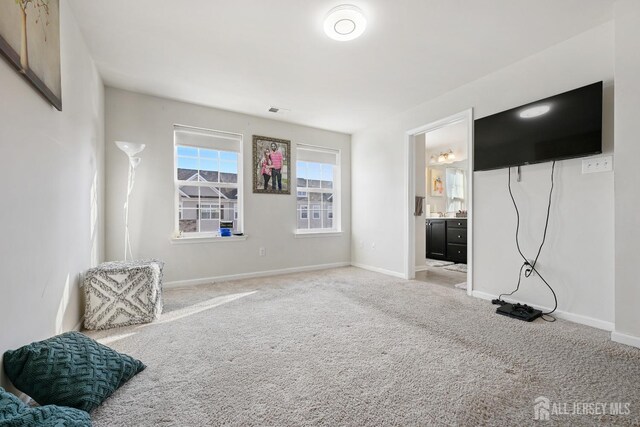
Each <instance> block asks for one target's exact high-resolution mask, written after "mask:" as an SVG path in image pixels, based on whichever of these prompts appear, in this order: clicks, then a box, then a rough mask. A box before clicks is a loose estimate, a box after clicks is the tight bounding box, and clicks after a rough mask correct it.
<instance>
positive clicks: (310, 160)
mask: <svg viewBox="0 0 640 427" xmlns="http://www.w3.org/2000/svg"><path fill="white" fill-rule="evenodd" d="M296 150H297V151H296V157H297V162H296V171H297V176H296V185H297V210H298V227H297V230H298V231H299V232H321V231H339V230H340V215H339V213H340V207H339V199H340V197H339V191H340V183H339V177H340V174H339V171H340V168H339V161H340V152H339V151H337V150H330V149H326V148H319V147H311V146H306V145H298V146H297V148H296ZM309 211H311V214H310V215H309ZM334 214H335V216H334Z"/></svg>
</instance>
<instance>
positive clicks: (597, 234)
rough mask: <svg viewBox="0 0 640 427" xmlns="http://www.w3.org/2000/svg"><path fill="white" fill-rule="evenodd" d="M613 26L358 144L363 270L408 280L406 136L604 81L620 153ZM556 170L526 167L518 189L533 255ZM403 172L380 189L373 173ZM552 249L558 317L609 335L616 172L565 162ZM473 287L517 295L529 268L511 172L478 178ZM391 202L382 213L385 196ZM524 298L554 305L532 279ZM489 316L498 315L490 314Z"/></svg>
mask: <svg viewBox="0 0 640 427" xmlns="http://www.w3.org/2000/svg"><path fill="white" fill-rule="evenodd" d="M612 79H613V23H612V22H609V23H607V24H604V25H602V26H599V27H596V28H594V29H592V30H590V31H587V32H585V33H583V34H581V35H578V36H577V37H574V38H572V39H569V40H567V41H565V42H563V43H560V44H558V45H556V46H553V47H551V48H549V49H546V50H544V51H542V52H540V53H538V54H536V55H533V56H531V57H529V58H526V59H525V60H522V61H519V62H517V63H515V64H513V65H511V66H509V67H506V68H503V69H501V70H499V71H496V72H494V73H492V74H490V75H487V76H485V77H483V78H481V79H479V80H476V81H474V82H471V83H469V84H467V85H465V86H462V87H460V88H458V89H455V90H453V91H451V92H449V93H447V94H445V95H443V96H441V97H438V98H436V99H434V100H432V101H429V102H426V103H424V104H421V105H420V106H418V107H416V108H414V109H411V110H409V111H407V112H405V113H402V114H400V115H398V116H396V117H393V118H391V119H389V120H387V121H385V122H383V123H381V124H379V125H377V126H375V127H372V128H369V129H365V130H363V131H360V132H357V133H356V134H354V135H353V137H352V156H353V165H352V192H353V196H352V197H353V207H354V209H353V218H354V221H353V225H352V226H353V236H352V258H353V261H354V262H356V263H360V264H363V265H369V266H373V267H376V268H378V269H383V270H388V271H391V272H396V273H402V272H403V271H404V254H405V252H406V248H405V247H404V239H403V238H402V235H401V233H402V229H403V228H402V225H401V224H404V223H405V221H406V218H405V215H404V213H405V212H404V209H405V204H406V196H405V194H406V192H405V178H404V176H403V175H404V174H403V173H402V171H403V164H404V156H405V147H404V132H406V131H407V130H409V129H413V128H416V127H418V126H422V125H425V124H428V123H431V122H434V121H436V120H439V119H442V118H445V117H448V116H450V115H452V114H456V113H459V112H461V111H463V110H465V109H468V108H470V107H473V108H474V114H475V117H476V118H479V117H483V116H487V115H490V114H493V113H497V112H499V111H502V110H505V109H509V108H512V107H515V106H518V105H521V104H524V103H527V102H530V101H534V100H536V99H540V98H544V97H547V96H551V95H554V94H557V93H560V92H564V91H566V90H569V89H573V88H576V87H579V86H582V85H586V84H589V83H593V82H595V81H598V80H604V81H605V86H606V89H605V108H604V150H605V152H606V153H608V154H611V153H612V150H613V136H612V135H613V122H612V120H613V106H612V102H613V101H612V92H613V88H612ZM549 168H550V164H549V163H547V164H541V165H534V166H527V167H524V168H523V182H522V183H519V184H518V185H516V186H515V193H516V197H517V198H518V201H519V203H520V206H521V209H522V212H523V217H522V226H523V233H522V244H523V248H524V249H525V250H526V251H527V253H531V252H532V251H533V249H534V247H535V246H536V244H538V243H539V241H540V238H541V234H542V229H543V219H544V213H545V197H546V196H547V194H548V193H547V192H548V188H549V178H548V176H549ZM371 169H374V170H378V169H385V170H390V171H395V173H389V174H386V179H385V180H383V181H381V182H380V185H377V186H371V185H370V183H369V181H370V170H371ZM556 178H557V182H556V184H557V187H556V192H555V195H554V199H553V203H554V204H553V210H552V216H551V223H550V227H549V235H548V241H547V246H546V247H545V250H544V252H543V254H542V256H541V258H540V269H541V272H543V274H545V277H546V278H547V279H548V280H549V281H550V282H551V283H552V284H553V286H554V288H555V290H556V292H557V294H558V298H559V309H560V310H563V311H566V312H570V313H574V314H576V315H581V316H587V317H590V318H593V319H596V321H599V322H600V325H601V326H605V327H610V326H611V323H609V322H613V320H614V310H613V287H614V285H613V280H614V260H613V248H614V239H613V233H614V227H613V218H614V216H613V208H614V204H613V174H611V173H604V174H593V175H581V160H580V159H577V160H567V161H563V162H560V163H559V164H558V167H557V175H556ZM474 180H475V181H474V191H475V193H474V209H475V210H474V215H475V217H474V230H475V231H474V255H475V262H474V278H473V279H474V286H475V289H476V290H478V291H482V292H485V293H487V294H498V293H500V292H502V291H508V290H511V289H512V288H513V287H514V286H515V283H516V279H517V273H518V269H519V267H520V260H519V259H518V255H517V252H516V249H515V245H514V239H513V234H514V228H515V214H514V212H513V208H512V206H511V204H510V199H509V195H508V192H507V188H506V184H507V172H506V170H498V171H490V172H482V173H476V174H475V175H474ZM380 193H383V194H385V195H386V197H387V198H388V202H387V204H386V206H387V209H384V210H377V209H374V208H373V207H374V206H375V205H376V203H377V200H378V195H379V194H380ZM390 223H391V224H398V227H397V233H377V232H376V230H378V229H379V224H390ZM519 297H520V298H521V299H522V300H523V301H526V302H530V303H534V304H537V305H540V306H550V305H552V302H553V300H552V297H551V295H550V294H549V292H548V291H546V290H545V288H543V285H541V284H540V283H539V282H538V281H537V280H529V281H527V282H526V283H525V285H524V286H523V289H522V290H521V291H520V293H519ZM487 309H488V310H489V309H491V308H490V307H487Z"/></svg>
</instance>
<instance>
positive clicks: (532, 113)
mask: <svg viewBox="0 0 640 427" xmlns="http://www.w3.org/2000/svg"><path fill="white" fill-rule="evenodd" d="M549 110H551V106H549V105H536V106H534V107H531V108H527V109H526V110H522V111H520V113H519V114H518V115H519V116H520V117H521V118H523V119H531V118H533V117H538V116H541V115H543V114H546V113H548V112H549Z"/></svg>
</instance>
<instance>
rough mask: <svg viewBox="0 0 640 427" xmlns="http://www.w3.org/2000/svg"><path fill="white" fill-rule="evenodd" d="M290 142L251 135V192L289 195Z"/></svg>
mask: <svg viewBox="0 0 640 427" xmlns="http://www.w3.org/2000/svg"><path fill="white" fill-rule="evenodd" d="M290 171H291V141H288V140H286V139H277V138H270V137H268V136H259V135H253V192H254V193H267V194H291V186H290Z"/></svg>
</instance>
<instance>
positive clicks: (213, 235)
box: [172, 124, 246, 243]
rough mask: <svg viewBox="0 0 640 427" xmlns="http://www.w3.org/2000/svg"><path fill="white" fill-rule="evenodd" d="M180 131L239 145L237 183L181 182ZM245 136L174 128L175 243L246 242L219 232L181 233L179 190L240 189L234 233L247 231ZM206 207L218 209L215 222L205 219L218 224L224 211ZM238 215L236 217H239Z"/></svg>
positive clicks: (203, 146)
mask: <svg viewBox="0 0 640 427" xmlns="http://www.w3.org/2000/svg"><path fill="white" fill-rule="evenodd" d="M178 131H187V132H194V133H197V134H199V135H205V136H207V135H210V136H212V137H215V138H218V139H222V140H228V141H229V143H233V144H235V143H237V144H238V145H237V146H238V151H237V152H236V154H237V165H238V178H237V182H236V183H222V182H220V183H217V182H216V183H213V182H207V181H204V180H201V179H197V180H192V181H187V180H184V181H180V180H178V147H179V146H184V145H182V144H180V143H179V141H178V138H177V132H178ZM190 146H192V147H196V146H195V145H190ZM243 146H244V144H243V135H242V134H239V133H233V132H225V131H219V130H213V129H206V128H200V127H194V126H185V125H179V124H176V125H174V130H173V177H174V187H175V189H174V218H175V220H174V230H173V234H172V236H173V238H172V239H173V241H176V242H177V241H180V240H183V241H184V242H187V243H188V242H196V243H197V242H198V241H218V240H220V241H231V240H244V239H245V238H246V237H241V238H230V237H220V236H219V235H218V232H193V233H181V232H180V218H181V216H182V215H181V214H182V211H183V206H182V203H181V202H180V187H181V186H193V187H219V188H234V189H237V199H238V202H237V204H236V210H235V211H234V218H237V219H236V221H237V228H236V230H235V231H237V232H240V233H243V232H244V191H243V187H244V183H243V173H242V171H243ZM196 148H202V149H208V150H216V151H229V150H224V149H220V148H215V147H214V146H206V145H204V144H203V145H202V146H197V147H196ZM203 205H212V206H217V212H218V218H217V219H216V218H213V219H205V221H207V220H211V221H219V220H220V217H221V216H222V212H221V209H222V207H221V206H220V204H219V203H204V204H203ZM236 215H237V217H236ZM198 220H202V218H198Z"/></svg>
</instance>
